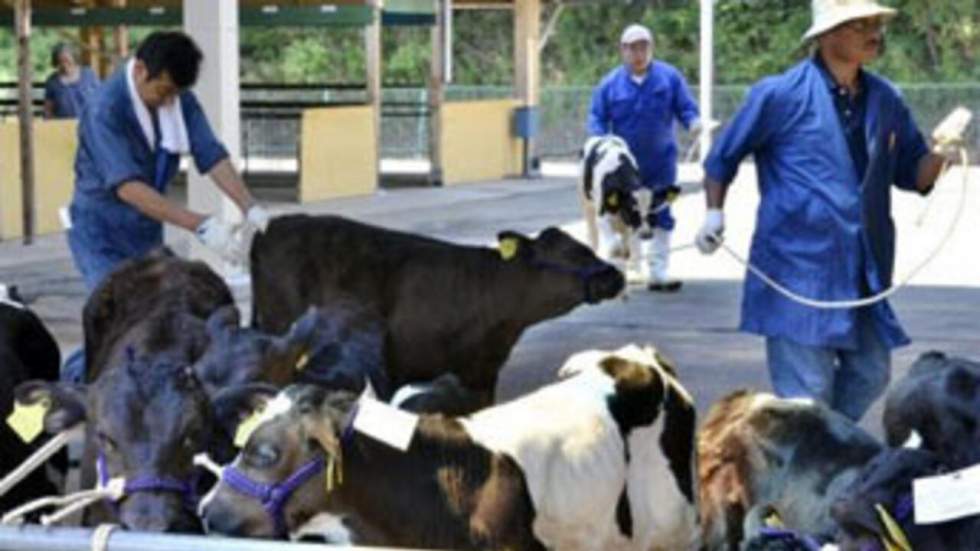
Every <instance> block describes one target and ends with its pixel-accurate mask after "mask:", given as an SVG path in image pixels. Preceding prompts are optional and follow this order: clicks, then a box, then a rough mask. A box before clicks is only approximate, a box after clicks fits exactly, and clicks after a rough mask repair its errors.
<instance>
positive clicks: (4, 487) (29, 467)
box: [0, 424, 83, 496]
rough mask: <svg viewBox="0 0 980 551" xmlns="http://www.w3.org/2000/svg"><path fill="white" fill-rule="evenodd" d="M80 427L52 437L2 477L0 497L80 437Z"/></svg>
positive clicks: (77, 426)
mask: <svg viewBox="0 0 980 551" xmlns="http://www.w3.org/2000/svg"><path fill="white" fill-rule="evenodd" d="M82 426H83V425H81V424H79V425H76V426H74V427H72V428H70V429H68V430H66V431H62V432H59V433H58V434H56V435H54V436H53V437H52V438H51V439H50V440H48V441H47V442H45V443H44V445H43V446H41V447H40V448H38V449H37V451H35V452H34V453H32V454H31V455H30V457H28V458H27V459H25V460H24V462H23V463H21V464H20V465H18V466H17V468H16V469H14V470H12V471H10V473H8V474H7V476H5V477H3V480H0V496H3V495H5V494H6V493H7V492H9V491H10V490H11V489H12V488H13V487H14V486H16V485H17V484H20V483H21V482H23V480H24V479H25V478H27V477H28V476H30V474H31V473H32V472H34V471H35V470H37V469H38V468H40V467H41V466H42V465H44V464H45V463H46V462H47V461H48V459H51V456H53V455H54V454H56V453H58V451H59V450H61V448H63V447H65V446H66V445H68V443H69V442H71V441H72V440H74V439H76V438H77V437H79V436H81V433H82Z"/></svg>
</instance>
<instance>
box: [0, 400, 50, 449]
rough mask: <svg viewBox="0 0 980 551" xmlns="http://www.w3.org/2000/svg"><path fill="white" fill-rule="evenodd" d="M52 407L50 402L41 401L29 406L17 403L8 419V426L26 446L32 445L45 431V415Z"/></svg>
mask: <svg viewBox="0 0 980 551" xmlns="http://www.w3.org/2000/svg"><path fill="white" fill-rule="evenodd" d="M50 407H51V402H49V401H48V400H41V401H39V402H38V403H36V404H31V405H29V406H27V405H24V404H22V403H20V402H15V403H14V411H13V413H11V414H10V416H9V417H7V425H8V426H9V427H10V428H11V429H13V431H14V432H15V433H17V436H19V437H20V439H21V440H23V441H24V443H25V444H30V443H31V442H33V441H34V440H36V439H37V437H38V436H40V435H41V432H42V431H44V415H45V414H46V413H47V412H48V409H49V408H50Z"/></svg>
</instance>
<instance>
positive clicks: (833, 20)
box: [803, 0, 895, 40]
mask: <svg viewBox="0 0 980 551" xmlns="http://www.w3.org/2000/svg"><path fill="white" fill-rule="evenodd" d="M878 16H883V17H889V18H891V17H894V16H895V10H894V9H892V8H888V7H885V6H882V5H881V4H879V3H877V2H875V1H874V0H813V25H811V26H810V29H809V30H808V31H807V32H806V34H804V35H803V40H809V39H811V38H813V37H815V36H820V35H821V34H823V33H825V32H827V31H829V30H831V29H833V28H834V27H836V26H838V25H840V24H842V23H847V22H848V21H853V20H855V19H864V18H865V17H878Z"/></svg>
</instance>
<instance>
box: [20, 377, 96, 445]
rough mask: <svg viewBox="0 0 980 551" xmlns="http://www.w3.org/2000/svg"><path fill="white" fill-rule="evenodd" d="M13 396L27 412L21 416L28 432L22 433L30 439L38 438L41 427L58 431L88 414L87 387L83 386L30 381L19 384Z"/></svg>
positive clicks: (72, 424) (74, 423) (48, 430)
mask: <svg viewBox="0 0 980 551" xmlns="http://www.w3.org/2000/svg"><path fill="white" fill-rule="evenodd" d="M14 397H15V399H16V401H17V403H16V407H17V408H18V409H19V411H21V413H22V416H24V415H26V416H27V417H22V419H23V422H24V423H25V424H24V425H22V426H23V427H24V428H25V430H27V431H28V433H26V434H25V433H22V434H21V437H22V438H23V439H24V440H27V441H29V440H33V439H34V438H36V437H37V435H38V432H39V431H40V430H42V429H43V430H44V431H45V432H47V433H49V434H57V433H59V432H63V431H66V430H68V429H70V428H72V427H74V426H75V425H77V424H78V423H81V422H82V421H84V420H85V417H86V408H85V403H86V389H85V387H83V386H78V385H71V384H67V383H53V382H50V381H27V382H25V383H22V384H20V385H18V386H17V388H16V389H15V390H14ZM31 425H33V427H31ZM18 432H20V431H18ZM30 432H33V434H30Z"/></svg>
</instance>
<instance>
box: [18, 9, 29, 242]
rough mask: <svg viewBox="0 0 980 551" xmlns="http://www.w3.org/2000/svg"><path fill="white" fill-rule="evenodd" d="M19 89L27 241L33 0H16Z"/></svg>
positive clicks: (22, 176) (25, 236)
mask: <svg viewBox="0 0 980 551" xmlns="http://www.w3.org/2000/svg"><path fill="white" fill-rule="evenodd" d="M14 6H15V7H14V10H15V14H14V26H15V27H16V34H17V84H18V86H17V91H18V109H17V110H18V119H19V121H20V178H21V180H20V185H21V195H22V199H23V201H22V205H23V211H24V219H23V220H24V232H23V233H24V244H25V245H30V244H31V242H32V241H33V239H34V105H33V101H32V100H33V90H32V82H33V74H32V72H31V0H16V2H15V4H14Z"/></svg>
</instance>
